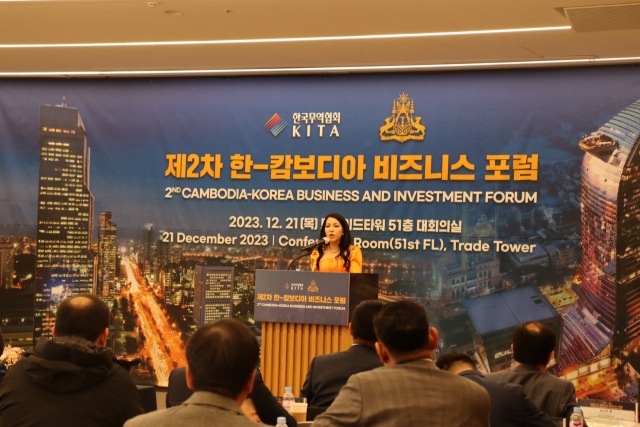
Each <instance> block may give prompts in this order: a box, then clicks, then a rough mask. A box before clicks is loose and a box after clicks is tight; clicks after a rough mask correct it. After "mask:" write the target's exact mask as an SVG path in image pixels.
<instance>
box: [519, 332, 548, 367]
mask: <svg viewBox="0 0 640 427" xmlns="http://www.w3.org/2000/svg"><path fill="white" fill-rule="evenodd" d="M555 348H556V334H555V332H553V329H551V328H550V327H549V326H547V325H545V324H544V323H541V322H526V323H523V324H522V325H520V326H518V327H517V328H516V329H515V331H513V358H514V360H515V361H516V362H519V363H525V364H528V365H534V366H538V365H546V364H547V363H548V361H549V355H550V354H551V352H552V351H554V350H555Z"/></svg>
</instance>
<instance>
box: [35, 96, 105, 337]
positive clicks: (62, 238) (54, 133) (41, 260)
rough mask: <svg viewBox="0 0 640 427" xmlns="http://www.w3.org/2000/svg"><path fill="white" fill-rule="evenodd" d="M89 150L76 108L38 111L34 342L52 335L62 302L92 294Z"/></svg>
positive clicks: (54, 107) (60, 106)
mask: <svg viewBox="0 0 640 427" xmlns="http://www.w3.org/2000/svg"><path fill="white" fill-rule="evenodd" d="M92 230H93V195H92V194H91V191H90V190H89V148H88V147H87V134H86V131H85V128H84V124H83V123H82V118H81V117H80V114H79V112H78V110H77V109H76V108H69V107H67V106H66V102H65V100H63V103H62V105H56V106H53V105H41V106H40V178H39V185H38V218H37V235H36V239H37V253H36V284H35V307H34V309H35V316H34V338H36V339H37V338H38V337H40V336H42V335H50V333H51V326H52V323H53V319H54V316H55V310H56V308H57V306H58V304H59V303H60V301H61V300H62V298H64V297H66V296H69V295H74V294H79V293H93V292H94V255H93V253H92V251H91V249H90V247H91V246H90V245H91V237H92V236H91V233H92Z"/></svg>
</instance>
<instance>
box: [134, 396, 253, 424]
mask: <svg viewBox="0 0 640 427" xmlns="http://www.w3.org/2000/svg"><path fill="white" fill-rule="evenodd" d="M197 393H198V395H197V396H196V395H195V394H194V395H192V396H191V397H190V398H189V399H188V400H187V401H186V402H184V403H182V404H181V405H177V406H172V407H171V408H167V409H160V410H157V411H153V412H148V413H146V414H142V415H138V416H137V417H134V418H132V419H130V420H128V421H127V422H126V423H125V424H124V427H146V426H149V427H165V426H166V427H174V426H175V425H176V424H180V425H188V426H205V425H207V426H208V425H211V420H212V419H216V420H218V422H219V423H220V424H221V425H233V426H234V427H251V426H253V427H255V423H254V422H253V421H251V420H250V419H249V418H247V417H245V416H244V415H243V414H242V412H240V410H239V408H234V409H237V410H230V409H231V407H232V406H231V405H230V404H228V403H227V401H226V400H227V399H226V398H222V397H220V398H217V396H209V393H207V395H203V394H202V393H201V392H197ZM194 396H195V397H194Z"/></svg>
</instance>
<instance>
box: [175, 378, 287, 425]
mask: <svg viewBox="0 0 640 427" xmlns="http://www.w3.org/2000/svg"><path fill="white" fill-rule="evenodd" d="M192 393H193V390H191V389H189V387H187V378H186V368H176V369H174V370H173V371H171V373H170V374H169V385H168V388H167V398H166V406H167V408H169V407H171V406H176V405H180V404H181V403H182V402H184V401H185V400H187V399H188V398H189V396H191V394H192ZM247 399H250V400H251V402H252V403H253V407H254V408H255V411H256V414H257V416H258V418H259V419H260V421H261V422H263V423H265V424H269V425H276V420H277V418H278V417H285V418H286V419H287V426H289V427H295V426H297V425H298V423H297V422H296V420H295V418H293V416H292V415H291V414H289V412H287V410H286V409H284V408H283V407H282V405H281V404H280V403H278V401H277V400H276V398H275V397H274V396H273V394H271V391H270V390H269V388H268V387H267V386H266V385H265V384H264V381H262V375H261V374H260V371H258V372H257V373H256V379H255V381H254V383H253V390H252V391H251V394H250V395H249V396H248V397H247ZM242 409H243V412H245V414H246V415H247V416H249V415H251V414H250V413H249V412H250V411H249V410H245V409H249V408H247V407H242ZM250 418H251V417H250Z"/></svg>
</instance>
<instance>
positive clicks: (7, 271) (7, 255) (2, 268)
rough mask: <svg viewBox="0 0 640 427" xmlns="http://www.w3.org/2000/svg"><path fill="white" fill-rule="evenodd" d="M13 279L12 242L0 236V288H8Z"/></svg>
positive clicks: (8, 238)
mask: <svg viewBox="0 0 640 427" xmlns="http://www.w3.org/2000/svg"><path fill="white" fill-rule="evenodd" d="M12 280H13V242H12V240H11V238H10V237H2V236H0V289H2V288H7V289H8V288H10V287H11V284H12Z"/></svg>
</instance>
